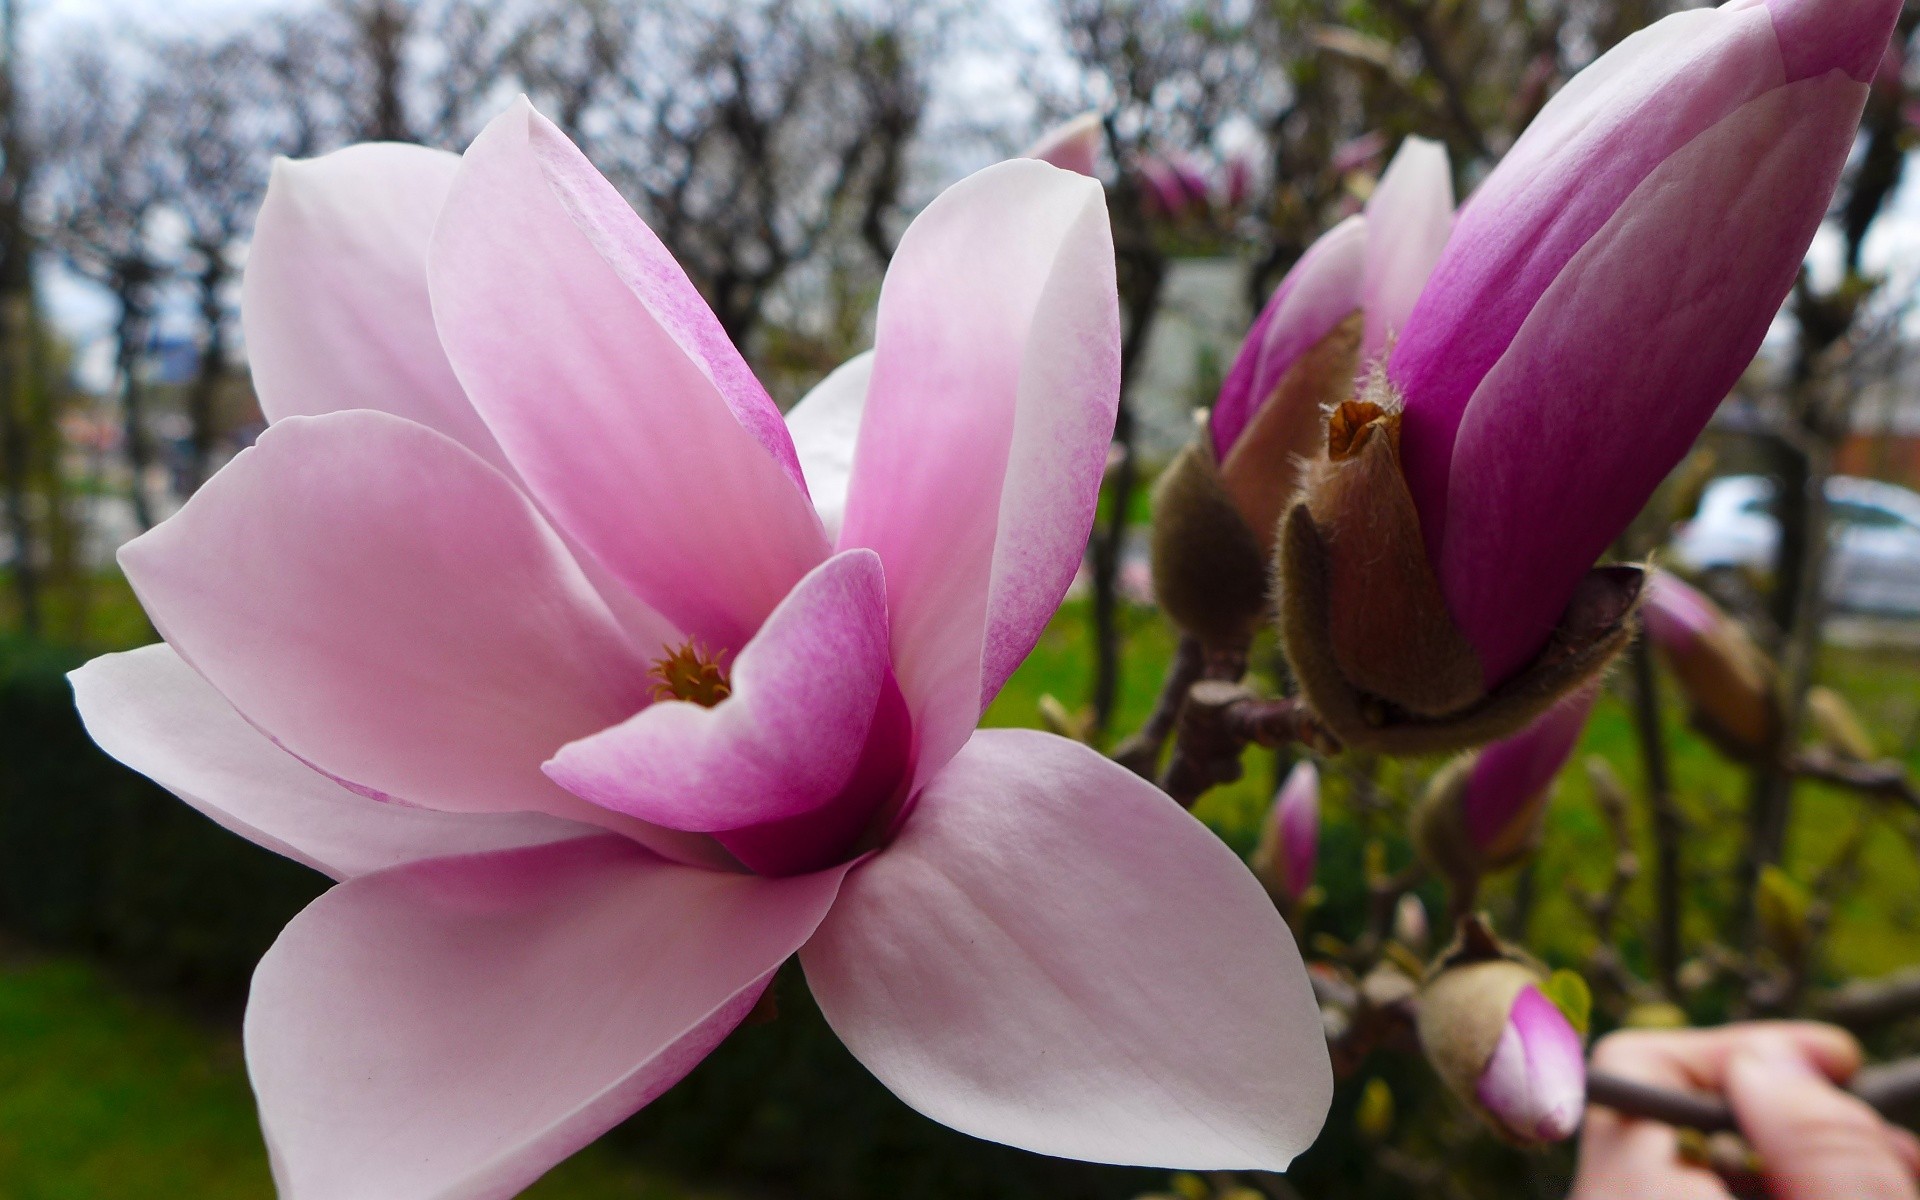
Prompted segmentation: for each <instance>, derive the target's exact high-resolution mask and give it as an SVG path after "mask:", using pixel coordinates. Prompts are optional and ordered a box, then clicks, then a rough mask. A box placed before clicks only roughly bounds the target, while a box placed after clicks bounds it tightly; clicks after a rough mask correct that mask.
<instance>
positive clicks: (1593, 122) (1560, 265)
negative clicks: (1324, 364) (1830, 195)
mask: <svg viewBox="0 0 1920 1200" xmlns="http://www.w3.org/2000/svg"><path fill="white" fill-rule="evenodd" d="M1784 82H1785V74H1784V69H1783V67H1782V66H1781V61H1780V51H1779V48H1778V45H1777V43H1776V41H1775V39H1774V34H1773V24H1772V22H1771V21H1769V20H1768V19H1767V15H1766V13H1765V12H1764V11H1757V10H1746V11H1736V10H1731V9H1701V10H1695V11H1691V12H1682V13H1677V14H1675V15H1673V16H1670V17H1667V18H1666V19H1664V20H1662V21H1660V22H1658V23H1656V24H1654V25H1652V26H1650V27H1649V28H1647V29H1644V30H1642V31H1641V32H1639V33H1637V34H1635V35H1633V36H1632V37H1629V38H1628V39H1626V40H1625V41H1623V42H1621V43H1620V44H1619V45H1618V46H1616V47H1614V48H1613V49H1612V50H1611V51H1609V52H1608V53H1607V54H1605V55H1604V56H1602V57H1601V59H1600V60H1599V61H1598V62H1596V63H1594V64H1593V65H1592V66H1590V67H1588V68H1587V69H1586V70H1584V71H1582V72H1580V74H1578V75H1576V76H1574V78H1573V80H1572V81H1571V82H1569V83H1568V85H1567V86H1566V87H1565V88H1563V89H1562V90H1561V91H1560V93H1559V94H1558V95H1556V96H1555V97H1554V99H1553V100H1552V101H1551V102H1550V103H1549V104H1548V105H1547V107H1546V108H1545V109H1543V110H1542V111H1541V113H1540V115H1539V116H1538V117H1536V118H1535V119H1534V122H1533V124H1531V125H1530V126H1528V128H1527V131H1526V133H1525V134H1523V135H1522V136H1521V138H1520V140H1519V141H1518V142H1517V143H1515V145H1514V147H1513V149H1512V150H1511V151H1510V152H1509V153H1508V154H1507V156H1506V157H1505V158H1504V159H1502V160H1501V162H1500V165H1499V166H1498V167H1496V168H1494V171H1493V173H1492V174H1491V175H1489V176H1488V177H1487V179H1486V181H1485V182H1483V183H1482V184H1481V185H1480V186H1479V188H1478V189H1476V190H1475V192H1474V194H1473V195H1472V196H1471V197H1470V198H1469V199H1468V201H1467V203H1466V205H1465V207H1463V208H1462V209H1461V211H1460V215H1459V219H1458V221H1457V222H1456V223H1455V225H1454V232H1453V237H1452V238H1451V240H1450V241H1449V242H1448V243H1447V249H1446V252H1445V253H1444V254H1443V255H1442V256H1441V259H1440V263H1439V265H1438V266H1437V267H1435V268H1434V272H1433V275H1432V277H1431V278H1430V279H1429V280H1428V283H1427V288H1426V290H1425V291H1424V292H1422V293H1421V298H1420V302H1419V303H1418V304H1417V305H1416V306H1415V307H1414V311H1413V314H1412V315H1411V316H1410V317H1409V318H1408V319H1407V323H1406V325H1405V326H1404V327H1403V328H1402V330H1401V334H1400V339H1399V341H1398V343H1397V344H1396V345H1395V347H1394V351H1393V360H1392V363H1391V364H1390V366H1391V370H1390V374H1391V376H1392V378H1393V381H1394V383H1395V384H1396V385H1397V386H1398V388H1399V389H1400V391H1401V393H1402V394H1403V395H1404V396H1405V397H1406V413H1405V416H1404V418H1403V420H1402V424H1401V457H1402V462H1403V465H1404V467H1405V470H1406V475H1407V486H1408V488H1409V489H1410V490H1411V491H1412V493H1413V499H1414V503H1415V505H1416V506H1417V507H1418V508H1419V511H1420V517H1421V526H1422V529H1423V531H1424V532H1425V534H1426V539H1427V548H1428V553H1429V556H1430V557H1432V558H1433V559H1434V560H1435V561H1438V559H1439V556H1440V545H1441V535H1442V531H1443V530H1444V529H1445V527H1446V525H1447V521H1448V509H1447V504H1448V494H1447V479H1448V474H1449V469H1450V466H1451V463H1452V460H1453V456H1454V453H1455V451H1454V444H1455V438H1456V435H1457V433H1458V430H1459V428H1460V424H1461V421H1462V420H1463V418H1464V416H1465V413H1466V409H1467V403H1468V401H1469V400H1470V399H1471V398H1472V397H1473V394H1474V389H1475V388H1476V387H1478V386H1479V384H1480V381H1481V380H1482V378H1483V377H1485V375H1486V374H1487V372H1488V371H1489V370H1491V369H1492V368H1493V366H1494V364H1495V363H1496V362H1497V361H1498V360H1499V359H1500V357H1501V356H1502V355H1503V354H1505V353H1506V352H1507V349H1508V347H1509V346H1510V345H1511V344H1512V342H1513V340H1514V337H1515V335H1516V334H1517V332H1518V331H1519V329H1520V326H1521V324H1522V322H1524V321H1526V320H1528V318H1529V314H1531V313H1532V312H1533V310H1534V308H1535V306H1536V305H1537V304H1538V303H1539V301H1540V298H1541V297H1542V296H1543V295H1544V294H1545V292H1546V291H1547V288H1548V287H1549V285H1551V284H1552V283H1553V282H1554V280H1555V279H1557V278H1558V277H1559V275H1560V273H1561V272H1562V271H1563V270H1564V269H1565V268H1566V266H1567V264H1568V263H1569V262H1570V261H1571V260H1572V259H1573V258H1574V256H1575V255H1576V254H1579V253H1580V252H1581V250H1582V248H1583V247H1584V246H1586V245H1587V243H1588V242H1589V240H1590V239H1592V238H1593V237H1594V236H1595V235H1596V234H1597V233H1598V232H1599V231H1600V229H1601V228H1602V227H1603V226H1605V225H1607V224H1608V223H1609V222H1610V221H1612V220H1613V219H1614V215H1615V213H1616V212H1617V211H1618V210H1619V209H1620V207H1621V205H1622V204H1624V203H1625V202H1626V200H1627V197H1628V196H1629V195H1631V194H1633V192H1634V191H1635V190H1636V189H1637V188H1640V187H1641V186H1642V184H1643V183H1644V181H1645V180H1646V179H1647V178H1648V176H1649V175H1651V174H1652V173H1653V172H1654V170H1655V168H1657V167H1659V166H1660V165H1661V164H1662V163H1664V162H1666V161H1668V159H1669V158H1670V157H1671V156H1673V155H1674V154H1675V153H1677V152H1678V151H1679V150H1680V149H1681V147H1683V146H1687V145H1688V144H1689V143H1692V142H1694V139H1696V138H1698V137H1699V136H1700V135H1701V134H1702V133H1704V132H1706V131H1707V130H1708V129H1710V128H1712V127H1714V126H1715V125H1716V124H1717V123H1718V122H1720V121H1721V120H1722V119H1723V118H1725V117H1726V116H1727V115H1728V114H1729V113H1731V112H1733V111H1734V110H1735V109H1737V108H1739V107H1740V106H1741V105H1742V104H1744V103H1746V102H1747V101H1749V100H1751V99H1753V98H1754V97H1756V96H1759V95H1762V94H1764V93H1766V92H1767V91H1769V90H1770V89H1772V88H1776V87H1778V86H1780V85H1781V84H1782V83H1784ZM1715 162H1716V164H1718V163H1721V162H1724V163H1725V165H1726V166H1727V167H1729V168H1737V166H1738V164H1736V163H1733V162H1732V161H1731V160H1720V159H1716V160H1715ZM1830 190H1831V189H1830V187H1829V191H1830ZM1750 194H1751V193H1750ZM1676 199H1677V197H1676ZM1689 215H1690V217H1691V218H1692V219H1694V220H1709V219H1710V220H1712V221H1714V222H1715V223H1717V224H1718V225H1719V226H1720V227H1722V228H1724V229H1727V230H1732V229H1733V228H1734V223H1733V222H1732V221H1730V220H1722V214H1720V213H1718V212H1715V211H1713V210H1712V208H1711V207H1710V206H1708V205H1706V204H1705V203H1701V204H1700V205H1698V206H1697V207H1695V208H1694V210H1693V212H1692V213H1691V214H1689ZM1804 245H1805V243H1804V242H1801V243H1796V244H1795V246H1794V248H1793V249H1792V251H1791V253H1790V254H1789V255H1782V254H1780V253H1778V251H1777V250H1776V251H1775V252H1773V253H1766V254H1761V255H1760V256H1759V261H1760V262H1764V263H1767V264H1768V265H1769V266H1771V265H1772V264H1773V263H1774V261H1775V260H1778V259H1781V258H1783V257H1791V258H1792V259H1793V261H1795V262H1798V261H1799V257H1800V252H1801V249H1802V248H1803V247H1804ZM1682 248H1684V243H1682ZM1683 257H1685V258H1686V259H1687V261H1688V262H1709V263H1710V262H1711V260H1712V256H1711V255H1705V256H1702V255H1698V254H1694V253H1691V252H1690V253H1688V254H1686V255H1684V256H1683ZM1674 265H1681V266H1683V265H1684V264H1674ZM1668 266H1669V264H1668V263H1653V262H1649V263H1647V267H1648V271H1649V273H1650V274H1651V273H1653V272H1656V271H1665V270H1666V269H1667V268H1668ZM1772 303H1773V301H1772V300H1769V301H1768V304H1769V306H1771V305H1772ZM1663 307H1664V305H1663ZM1771 311H1772V309H1771V307H1769V314H1771ZM1637 328H1645V329H1649V330H1650V329H1654V328H1657V326H1656V325H1655V323H1654V322H1653V321H1652V320H1649V321H1648V322H1646V323H1645V325H1644V326H1642V327H1637ZM1663 340H1664V335H1663ZM1673 340H1674V341H1676V342H1678V341H1688V340H1691V339H1673ZM1640 342H1641V339H1639V338H1635V339H1633V340H1631V341H1626V342H1622V341H1619V340H1617V339H1616V340H1614V342H1613V347H1614V351H1615V353H1616V354H1617V355H1619V356H1620V357H1623V358H1633V357H1637V356H1638V354H1639V350H1640ZM1623 346H1632V347H1633V348H1634V353H1633V354H1620V351H1621V348H1622V347H1623ZM1541 399H1542V400H1543V401H1545V400H1547V399H1548V397H1544V396H1543V397H1541ZM1569 407H1572V406H1569ZM1556 615H1557V614H1556Z"/></svg>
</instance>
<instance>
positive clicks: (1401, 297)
mask: <svg viewBox="0 0 1920 1200" xmlns="http://www.w3.org/2000/svg"><path fill="white" fill-rule="evenodd" d="M1366 217H1367V263H1366V268H1365V271H1364V272H1363V278H1362V282H1361V307H1362V308H1364V309H1365V310H1366V314H1367V315H1366V333H1365V336H1364V339H1363V341H1362V342H1361V345H1360V362H1361V365H1362V367H1363V368H1364V367H1365V366H1366V365H1367V364H1370V363H1372V362H1374V361H1375V360H1377V359H1379V358H1381V357H1382V356H1383V355H1384V354H1385V353H1386V351H1387V348H1388V347H1389V346H1390V345H1391V344H1392V341H1393V338H1394V336H1395V335H1396V334H1398V333H1399V331H1400V328H1401V327H1402V326H1403V325H1405V324H1406V323H1407V314H1408V313H1411V312H1412V311H1413V306H1414V302H1415V301H1417V300H1419V299H1420V292H1421V290H1422V289H1423V288H1425V287H1426V286H1427V277H1428V276H1429V275H1432V274H1433V266H1434V264H1435V263H1437V262H1439V261H1440V252H1441V251H1442V250H1445V249H1446V246H1447V235H1448V234H1450V233H1452V232H1453V168H1452V167H1451V166H1450V165H1448V163H1447V148H1446V147H1445V146H1443V145H1441V144H1440V143H1439V142H1433V141H1428V140H1427V139H1426V138H1421V137H1410V138H1408V139H1407V140H1406V141H1404V142H1402V143H1400V152H1399V153H1398V154H1395V155H1394V156H1393V161H1392V162H1391V163H1388V164H1387V169H1386V173H1385V174H1383V175H1381V176H1380V183H1379V186H1377V187H1376V188H1374V190H1373V195H1372V196H1371V197H1369V198H1368V200H1367V209H1366Z"/></svg>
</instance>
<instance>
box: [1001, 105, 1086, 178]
mask: <svg viewBox="0 0 1920 1200" xmlns="http://www.w3.org/2000/svg"><path fill="white" fill-rule="evenodd" d="M1104 137H1105V131H1104V130H1102V128H1101V126H1100V114H1099V113H1097V112H1084V113H1081V114H1080V115H1079V116H1077V117H1074V118H1073V119H1072V120H1070V121H1062V122H1061V123H1060V124H1058V125H1055V126H1054V127H1053V128H1052V129H1049V130H1047V131H1046V132H1045V133H1043V134H1041V135H1040V140H1039V141H1036V142H1035V143H1034V144H1033V145H1031V146H1029V147H1028V148H1027V152H1026V153H1025V154H1022V155H1021V156H1020V157H1022V158H1037V159H1039V160H1040V161H1041V162H1045V163H1052V164H1053V165H1054V166H1056V167H1059V168H1060V169H1061V170H1063V171H1073V172H1075V173H1076V174H1080V175H1085V176H1088V177H1089V178H1093V177H1095V176H1097V174H1098V172H1097V170H1096V169H1095V160H1096V159H1097V158H1098V157H1099V154H1100V142H1101V140H1102V139H1103V138H1104Z"/></svg>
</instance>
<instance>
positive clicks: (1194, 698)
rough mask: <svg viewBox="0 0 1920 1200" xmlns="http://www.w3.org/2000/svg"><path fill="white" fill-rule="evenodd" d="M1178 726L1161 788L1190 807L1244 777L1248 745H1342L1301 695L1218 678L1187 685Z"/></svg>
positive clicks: (1332, 747)
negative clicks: (1259, 692)
mask: <svg viewBox="0 0 1920 1200" xmlns="http://www.w3.org/2000/svg"><path fill="white" fill-rule="evenodd" d="M1177 730H1178V732H1177V733H1176V734H1175V738H1174V743H1173V757H1172V758H1171V759H1169V760H1168V762H1167V769H1166V771H1165V772H1164V773H1163V774H1162V775H1161V776H1160V789H1161V790H1162V791H1164V792H1166V793H1167V795H1169V796H1172V797H1173V798H1174V799H1175V800H1178V801H1179V802H1180V804H1181V806H1182V807H1185V808H1192V807H1193V804H1194V801H1196V800H1198V799H1199V798H1200V797H1201V796H1203V795H1205V794H1206V792H1207V791H1208V790H1209V789H1210V788H1214V787H1218V786H1219V785H1221V784H1223V783H1232V782H1233V781H1234V780H1236V779H1238V778H1240V775H1241V773H1242V772H1241V766H1240V755H1241V753H1242V752H1243V751H1244V750H1246V748H1247V747H1248V746H1266V747H1268V748H1272V747H1275V746H1283V745H1286V744H1287V743H1289V742H1300V743H1303V744H1305V745H1307V746H1311V747H1313V748H1314V749H1316V750H1319V751H1321V752H1322V753H1329V754H1330V753H1333V752H1335V751H1337V750H1338V749H1339V742H1338V741H1336V740H1335V739H1334V737H1333V735H1332V734H1330V733H1328V732H1327V731H1326V729H1325V728H1324V727H1323V726H1322V725H1321V724H1320V719H1319V718H1318V717H1316V716H1315V715H1314V714H1313V711H1312V710H1311V709H1309V708H1308V707H1307V706H1306V705H1305V704H1303V703H1301V702H1300V701H1298V700H1293V699H1284V698H1283V699H1277V700H1264V699H1261V698H1260V697H1258V696H1255V695H1254V694H1253V693H1251V692H1249V691H1248V690H1247V689H1245V688H1243V687H1240V686H1239V685H1237V684H1232V683H1227V682H1225V681H1224V680H1217V679H1205V680H1201V681H1200V682H1199V683H1196V684H1194V685H1193V686H1192V687H1191V688H1189V689H1187V701H1186V704H1185V706H1184V707H1183V708H1182V709H1181V712H1180V720H1179V724H1178V726H1177Z"/></svg>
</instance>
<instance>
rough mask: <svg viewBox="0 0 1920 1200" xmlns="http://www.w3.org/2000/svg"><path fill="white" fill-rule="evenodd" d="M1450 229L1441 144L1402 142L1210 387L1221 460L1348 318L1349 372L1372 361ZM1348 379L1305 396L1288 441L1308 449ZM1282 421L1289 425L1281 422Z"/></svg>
mask: <svg viewBox="0 0 1920 1200" xmlns="http://www.w3.org/2000/svg"><path fill="white" fill-rule="evenodd" d="M1452 228H1453V174H1452V169H1451V167H1450V166H1449V165H1448V163H1447V152H1446V148H1445V147H1443V146H1441V145H1440V144H1439V143H1438V142H1430V141H1427V140H1426V139H1425V138H1408V139H1407V140H1406V142H1405V143H1404V144H1402V146H1401V147H1400V152H1399V153H1398V154H1396V155H1395V156H1394V159H1393V163H1392V165H1390V166H1389V167H1388V168H1387V171H1386V174H1384V175H1383V176H1381V179H1380V184H1379V186H1378V187H1377V188H1375V189H1374V192H1373V196H1372V197H1371V198H1370V199H1369V200H1368V201H1367V207H1366V211H1365V213H1364V214H1363V215H1361V216H1358V217H1349V218H1348V219H1347V220H1345V221H1343V222H1341V223H1340V224H1339V225H1337V226H1335V227H1334V228H1333V229H1332V230H1331V231H1329V232H1328V233H1327V234H1326V235H1325V236H1324V237H1322V238H1321V239H1320V240H1319V241H1317V242H1315V243H1314V244H1313V245H1312V246H1311V247H1309V248H1308V250H1307V252H1306V253H1305V254H1304V255H1302V256H1301V258H1300V261H1299V262H1298V263H1296V264H1294V268H1293V270H1292V271H1290V272H1288V273H1287V277H1286V278H1285V279H1283V280H1281V281H1280V286H1279V287H1278V288H1276V289H1274V293H1273V297H1272V299H1270V300H1268V301H1267V306H1266V308H1264V309H1263V310H1261V313H1260V316H1259V317H1258V318H1257V319H1256V320H1255V321H1254V323H1253V328H1252V329H1251V330H1249V331H1248V333H1247V339H1246V341H1245V342H1244V343H1243V344H1242V345H1241V347H1240V353H1239V355H1238V356H1237V357H1236V358H1235V359H1234V361H1233V366H1232V367H1231V368H1230V369H1229V370H1228V372H1227V378H1226V380H1225V382H1224V383H1222V384H1221V386H1220V398H1219V400H1218V401H1217V402H1216V403H1215V404H1214V407H1213V414H1212V420H1211V426H1212V430H1213V444H1214V451H1215V453H1216V454H1217V455H1218V456H1219V458H1220V460H1221V461H1222V462H1223V463H1224V462H1227V461H1229V460H1230V459H1231V457H1232V453H1233V449H1234V446H1235V444H1236V443H1237V442H1239V440H1240V439H1241V437H1242V435H1244V434H1246V433H1247V432H1248V429H1249V426H1251V425H1253V424H1254V422H1255V420H1256V418H1257V417H1258V416H1259V414H1260V412H1261V411H1262V410H1263V409H1264V408H1266V407H1267V406H1269V405H1270V404H1271V403H1272V402H1273V401H1274V399H1275V397H1276V395H1277V394H1278V392H1279V390H1280V388H1281V385H1282V384H1283V382H1284V381H1285V378H1286V376H1287V374H1288V372H1290V371H1291V370H1292V369H1293V368H1294V366H1295V364H1296V363H1298V362H1299V361H1300V360H1301V359H1302V358H1303V357H1305V356H1306V355H1307V354H1309V353H1310V352H1311V351H1312V350H1313V348H1314V347H1316V346H1317V345H1319V344H1320V343H1321V342H1322V341H1323V340H1324V339H1326V337H1327V336H1328V335H1329V334H1331V333H1333V332H1334V331H1335V330H1336V329H1337V328H1338V327H1339V326H1340V325H1341V324H1342V322H1344V321H1346V320H1347V319H1348V318H1349V317H1352V316H1353V315H1355V314H1356V313H1357V314H1359V315H1360V316H1361V319H1362V321H1363V323H1364V327H1365V328H1364V333H1363V336H1362V338H1361V347H1360V349H1361V354H1362V357H1361V359H1360V361H1359V362H1358V363H1356V364H1355V373H1356V374H1357V373H1358V371H1359V370H1360V369H1362V368H1364V367H1365V365H1366V363H1367V362H1369V361H1370V360H1372V359H1373V358H1375V357H1377V356H1378V355H1379V354H1380V353H1381V352H1382V351H1383V350H1384V349H1385V348H1386V345H1387V342H1388V339H1389V338H1390V337H1391V336H1392V334H1393V333H1394V332H1395V331H1396V330H1397V329H1399V327H1400V326H1401V325H1402V324H1404V323H1405V321H1406V319H1407V314H1408V313H1409V312H1411V311H1412V309H1413V306H1414V302H1415V301H1416V300H1417V299H1418V298H1419V296H1420V291H1421V289H1422V288H1423V287H1425V286H1426V282H1427V277H1428V275H1429V274H1431V273H1432V271H1433V264H1434V263H1435V262H1436V261H1438V260H1439V258H1440V253H1441V250H1442V248H1443V247H1444V246H1445V245H1446V242H1447V235H1448V233H1449V232H1450V231H1451V230H1452ZM1352 383H1353V380H1352V379H1351V378H1347V379H1341V380H1338V381H1337V390H1335V391H1334V392H1333V393H1331V394H1325V393H1323V394H1320V395H1316V396H1313V397H1311V403H1310V405H1307V406H1306V407H1309V409H1310V411H1309V412H1308V413H1307V414H1306V415H1307V416H1309V417H1312V418H1314V419H1313V420H1311V421H1307V422H1305V423H1306V424H1307V425H1308V426H1309V430H1310V434H1309V436H1307V437H1305V438H1300V439H1294V440H1292V441H1290V442H1289V448H1290V449H1296V450H1298V449H1299V448H1300V446H1301V444H1302V443H1305V449H1304V451H1302V452H1303V453H1305V454H1308V455H1310V454H1311V453H1312V452H1313V450H1315V449H1317V446H1316V445H1314V444H1313V443H1314V442H1317V440H1318V438H1319V436H1320V432H1321V429H1322V424H1321V422H1320V420H1319V419H1318V418H1319V416H1320V410H1321V409H1322V408H1324V407H1327V406H1329V405H1332V404H1337V403H1339V402H1340V401H1342V400H1345V399H1347V398H1348V397H1349V396H1350V395H1351V394H1352V390H1353V389H1352ZM1289 424H1291V422H1289Z"/></svg>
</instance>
